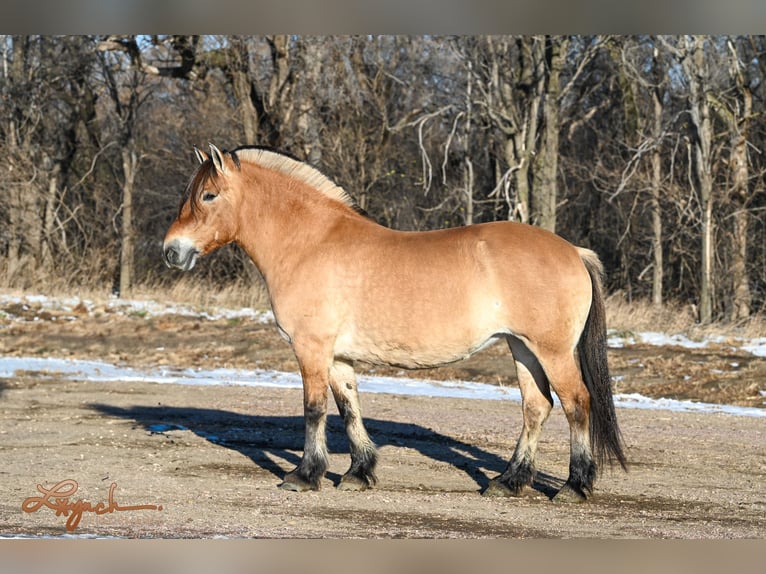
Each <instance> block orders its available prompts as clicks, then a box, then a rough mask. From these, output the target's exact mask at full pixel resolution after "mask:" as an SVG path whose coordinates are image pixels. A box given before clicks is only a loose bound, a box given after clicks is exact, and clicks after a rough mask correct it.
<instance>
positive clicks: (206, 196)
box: [202, 191, 218, 201]
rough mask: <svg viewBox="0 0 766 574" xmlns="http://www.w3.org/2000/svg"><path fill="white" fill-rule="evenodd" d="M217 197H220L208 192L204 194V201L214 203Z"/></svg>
mask: <svg viewBox="0 0 766 574" xmlns="http://www.w3.org/2000/svg"><path fill="white" fill-rule="evenodd" d="M216 197H218V196H217V195H216V194H214V193H210V192H209V191H206V192H205V193H203V194H202V201H213V200H214V199H215V198H216Z"/></svg>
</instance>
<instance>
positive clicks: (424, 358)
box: [335, 333, 503, 369]
mask: <svg viewBox="0 0 766 574" xmlns="http://www.w3.org/2000/svg"><path fill="white" fill-rule="evenodd" d="M502 336H503V333H492V334H490V335H484V336H481V337H472V338H466V339H465V340H455V339H450V338H441V339H438V338H435V339H433V340H416V339H412V340H406V341H404V340H396V339H385V338H382V339H379V340H375V339H374V338H370V337H365V336H359V337H355V338H353V339H345V340H344V338H343V337H339V338H338V342H337V343H338V344H337V345H336V352H335V356H336V357H338V358H342V359H345V360H350V361H363V362H366V363H371V364H374V365H392V366H396V367H402V368H405V369H421V368H428V367H440V366H443V365H448V364H450V363H455V362H457V361H461V360H463V359H467V358H468V357H470V356H471V355H473V354H474V353H477V352H479V351H481V350H482V349H485V348H486V347H488V346H490V345H492V344H494V343H495V342H497V341H498V340H499V339H500V338H501V337H502Z"/></svg>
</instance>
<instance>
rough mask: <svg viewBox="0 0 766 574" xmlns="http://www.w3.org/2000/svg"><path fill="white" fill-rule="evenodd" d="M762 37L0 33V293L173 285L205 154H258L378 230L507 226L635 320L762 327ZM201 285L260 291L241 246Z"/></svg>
mask: <svg viewBox="0 0 766 574" xmlns="http://www.w3.org/2000/svg"><path fill="white" fill-rule="evenodd" d="M765 52H766V37H762V36H476V37H473V36H460V37H438V36H329V37H308V36H249V37H234V36H56V37H51V36H0V57H2V70H0V157H2V162H1V163H0V288H10V289H38V290H45V289H50V288H53V287H54V286H56V287H58V288H64V289H66V288H69V289H77V288H79V287H82V286H85V285H87V286H89V287H90V288H91V289H92V288H98V286H102V287H103V288H105V289H111V290H113V291H114V292H115V293H117V294H119V295H121V296H128V295H129V294H130V293H131V292H132V291H133V290H134V289H136V288H137V286H141V285H154V286H159V287H163V286H169V285H171V284H173V283H174V282H178V281H179V275H178V274H177V273H175V272H171V271H169V270H167V269H166V268H165V267H164V264H163V263H162V260H161V254H160V251H161V244H162V239H163V236H164V233H165V230H166V229H167V226H168V225H169V223H170V222H171V221H172V219H173V218H174V216H175V214H176V211H177V208H178V202H179V199H180V195H181V192H182V190H183V189H184V187H185V185H186V182H187V180H188V178H189V176H190V174H191V172H192V170H193V169H194V168H195V167H196V162H195V160H194V155H193V151H192V146H193V145H198V146H201V147H202V146H205V145H206V144H207V142H213V143H215V144H216V145H218V146H219V147H221V148H228V149H233V148H234V147H237V146H239V145H244V144H259V145H269V146H273V147H275V148H277V149H280V150H284V151H288V152H290V153H292V154H293V155H296V156H298V157H300V158H303V159H305V160H307V161H308V162H310V163H312V164H313V165H315V166H316V167H318V168H319V169H321V170H322V171H323V172H324V173H326V174H327V175H328V176H329V177H330V178H331V179H333V180H335V181H336V182H337V183H338V184H340V185H341V186H343V187H344V188H345V189H346V190H347V191H348V192H349V193H350V194H351V195H352V196H354V197H355V198H356V199H357V201H358V202H359V203H360V204H361V205H362V207H363V208H365V209H366V210H367V211H368V212H369V213H370V215H371V216H372V217H373V218H374V219H376V220H377V221H379V222H380V223H382V224H384V225H387V226H391V227H395V228H399V229H433V228H441V227H447V226H455V225H464V224H469V223H477V222H483V221H493V220H502V219H512V220H517V221H525V222H529V223H532V224H535V225H540V226H543V227H546V228H549V229H552V230H554V231H556V232H557V233H558V234H560V235H562V236H563V237H565V238H567V239H568V240H570V241H572V242H574V243H576V244H578V245H583V246H587V247H590V248H591V249H594V250H595V251H596V252H598V253H599V255H600V256H601V258H602V260H603V261H604V263H605V266H606V271H607V288H608V290H609V291H610V292H611V293H612V294H613V296H614V294H617V295H618V296H620V297H622V298H623V299H624V300H625V301H628V302H633V301H648V302H650V303H651V305H653V306H654V307H655V308H659V307H663V306H665V307H667V306H676V307H682V308H684V309H687V310H690V312H691V313H693V315H694V317H695V319H696V320H697V321H698V322H699V323H702V324H705V323H710V322H712V321H727V322H731V323H735V324H737V323H744V322H748V321H749V320H750V319H751V318H753V317H763V315H764V311H765V310H766V194H765V193H763V191H764V173H765V172H766V158H765V157H764V150H765V149H766V122H765V121H764V112H765V111H766V85H764V79H765V78H766V61H765V60H764V53H765ZM192 275H193V278H192V279H185V280H192V281H195V282H197V283H198V284H201V285H203V286H204V288H206V289H211V290H213V289H217V288H222V287H223V286H225V285H232V284H236V285H244V286H247V285H251V284H252V282H253V281H258V274H257V271H256V270H255V269H254V267H253V266H252V264H250V263H249V262H248V261H247V260H246V257H245V256H244V255H243V254H242V253H241V252H240V251H239V250H238V249H237V248H234V247H231V248H226V249H224V250H221V251H220V252H219V253H218V254H216V255H214V256H212V257H210V258H208V259H206V260H203V261H202V262H201V263H200V264H199V265H198V267H197V268H195V271H194V272H193V274H192Z"/></svg>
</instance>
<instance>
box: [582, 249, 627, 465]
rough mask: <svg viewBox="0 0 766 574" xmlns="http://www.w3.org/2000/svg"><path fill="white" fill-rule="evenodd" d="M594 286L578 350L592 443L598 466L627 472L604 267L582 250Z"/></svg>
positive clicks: (595, 257)
mask: <svg viewBox="0 0 766 574" xmlns="http://www.w3.org/2000/svg"><path fill="white" fill-rule="evenodd" d="M580 255H581V257H582V260H583V263H585V267H586V268H587V269H588V273H589V274H590V279H591V283H592V285H593V297H592V299H591V306H590V313H589V314H588V319H587V321H586V322H585V329H584V330H583V332H582V334H581V335H580V342H579V343H578V345H577V351H578V353H579V356H580V368H581V369H582V377H583V380H584V382H585V386H586V387H587V389H588V392H589V393H590V440H591V446H592V448H593V452H594V455H595V457H596V460H597V462H598V464H599V465H601V464H602V463H603V462H604V460H608V461H609V462H610V463H612V462H613V461H614V460H617V462H619V463H620V466H622V468H623V469H625V470H627V461H626V459H625V453H624V452H623V443H622V436H621V434H620V428H619V426H618V425H617V415H616V413H615V412H614V399H613V398H612V381H611V378H610V377H609V365H608V364H607V360H606V311H605V309H604V298H603V295H602V292H601V274H602V272H603V268H602V266H601V262H600V261H599V260H598V257H597V256H596V254H595V253H593V252H592V251H588V250H585V249H582V250H580Z"/></svg>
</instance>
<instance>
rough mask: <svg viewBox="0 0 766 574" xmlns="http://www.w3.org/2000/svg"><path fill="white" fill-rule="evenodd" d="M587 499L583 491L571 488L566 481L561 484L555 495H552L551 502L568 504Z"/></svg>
mask: <svg viewBox="0 0 766 574" xmlns="http://www.w3.org/2000/svg"><path fill="white" fill-rule="evenodd" d="M587 500H588V498H587V497H586V496H585V493H584V492H582V491H581V490H580V489H575V488H572V487H571V486H570V485H569V483H568V482H567V483H566V484H565V485H564V486H562V487H561V490H559V491H558V492H557V493H556V496H554V497H553V502H558V503H569V504H571V503H575V504H579V503H581V502H585V501H587Z"/></svg>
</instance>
